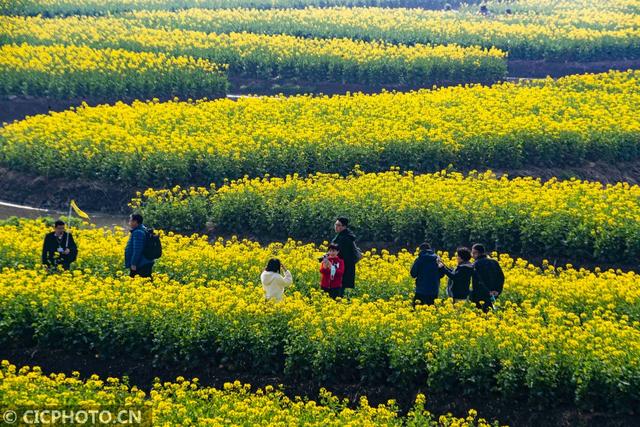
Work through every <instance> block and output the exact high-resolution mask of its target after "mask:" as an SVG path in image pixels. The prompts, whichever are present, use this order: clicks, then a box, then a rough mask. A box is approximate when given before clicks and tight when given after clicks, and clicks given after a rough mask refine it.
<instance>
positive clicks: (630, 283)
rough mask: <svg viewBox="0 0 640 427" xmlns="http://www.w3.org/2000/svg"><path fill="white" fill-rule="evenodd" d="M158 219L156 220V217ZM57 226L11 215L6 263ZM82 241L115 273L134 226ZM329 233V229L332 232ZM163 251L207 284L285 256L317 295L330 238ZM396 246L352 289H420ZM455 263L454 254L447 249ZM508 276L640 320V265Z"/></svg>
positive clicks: (551, 298)
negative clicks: (633, 269) (630, 268)
mask: <svg viewBox="0 0 640 427" xmlns="http://www.w3.org/2000/svg"><path fill="white" fill-rule="evenodd" d="M151 224H152V223H151ZM49 230H50V228H49V227H47V226H45V225H44V223H43V222H41V221H24V220H23V221H11V222H10V223H6V224H4V225H1V226H0V268H3V267H8V268H29V269H37V268H38V267H39V265H40V250H41V247H42V240H43V236H44V234H45V233H46V232H48V231H49ZM73 233H74V238H75V241H76V242H77V244H78V247H79V256H78V260H77V262H76V263H75V264H74V265H73V268H74V269H77V270H83V271H87V272H89V271H91V272H92V274H94V275H97V276H101V277H108V276H118V275H119V274H121V273H120V272H123V270H124V269H123V263H124V261H123V254H124V247H125V245H126V239H127V238H128V233H127V232H124V231H123V230H114V231H111V230H107V229H78V230H73ZM329 236H330V234H329V232H328V231H327V237H329ZM162 244H163V247H164V250H163V256H162V258H160V259H159V260H158V261H157V262H156V266H155V267H154V271H155V272H156V274H159V275H161V276H163V277H166V278H168V279H171V280H175V281H178V282H181V283H191V284H193V285H196V284H197V285H201V286H204V285H206V284H207V283H209V282H210V281H216V282H215V283H216V284H217V285H219V286H234V285H235V284H237V283H238V282H240V283H242V284H244V285H246V286H250V287H252V286H255V285H259V284H260V282H259V277H260V273H261V272H262V270H263V269H264V267H265V265H266V263H267V261H268V260H269V259H270V258H272V257H277V258H279V259H281V260H282V261H283V262H284V264H285V265H286V266H287V267H288V268H289V269H290V270H291V271H292V274H293V278H294V281H293V286H292V288H291V289H290V290H288V293H294V292H300V293H301V294H302V295H311V294H312V293H313V290H314V289H315V290H318V289H319V287H320V277H319V272H318V269H319V263H318V257H319V256H321V255H322V253H323V252H324V251H326V244H323V245H313V244H303V243H301V242H296V241H293V240H287V241H286V242H275V243H271V244H269V245H260V244H259V243H256V242H252V241H249V240H238V239H236V238H231V239H228V240H224V239H221V238H218V239H216V240H213V241H211V242H208V241H207V238H206V237H205V236H199V235H192V236H182V235H179V234H174V233H171V232H169V233H166V234H164V233H163V234H162ZM408 249H409V250H407V249H404V250H401V251H399V252H397V253H395V254H394V253H390V252H389V251H388V250H384V249H383V250H376V249H371V250H368V251H366V252H365V255H364V258H363V259H362V261H360V262H359V263H358V265H357V286H356V289H355V292H353V293H352V294H353V295H355V296H358V297H359V298H362V299H363V300H376V299H391V298H394V297H400V298H402V299H410V298H411V297H412V296H413V290H414V281H413V279H411V277H410V275H409V269H410V267H411V264H412V262H413V260H414V259H415V251H414V248H408ZM441 255H442V258H443V260H444V261H445V263H447V264H449V265H450V266H451V267H453V266H454V264H455V261H453V260H451V259H450V256H449V254H448V253H446V252H441ZM498 259H499V260H500V263H501V265H502V268H503V269H504V271H505V275H506V283H507V284H506V292H505V293H504V294H503V295H502V296H501V298H500V300H501V303H502V302H506V301H510V302H512V303H514V304H523V303H525V302H527V303H532V304H537V303H540V302H542V303H544V302H552V303H553V304H554V305H555V306H556V307H559V308H561V309H563V310H564V311H567V312H573V313H576V314H578V315H580V314H582V313H587V314H588V315H589V316H591V313H594V312H598V311H603V310H609V311H611V312H612V313H615V314H616V315H617V316H619V317H621V318H622V316H626V318H627V319H631V320H640V287H638V286H637V283H638V282H639V281H640V278H639V277H638V275H637V274H636V273H634V272H623V271H620V270H617V271H614V270H608V271H600V269H596V270H595V271H590V270H586V269H577V268H574V267H572V266H567V267H557V268H556V267H553V266H552V265H549V263H547V262H545V263H543V264H542V265H541V267H536V266H534V265H533V264H530V263H528V262H527V261H525V260H523V259H516V258H512V257H510V256H508V255H507V254H502V255H500V256H499V257H498ZM445 286H446V279H443V280H442V286H441V297H442V298H445V291H444V288H445Z"/></svg>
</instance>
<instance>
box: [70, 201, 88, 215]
mask: <svg viewBox="0 0 640 427" xmlns="http://www.w3.org/2000/svg"><path fill="white" fill-rule="evenodd" d="M71 207H72V208H73V210H74V212H75V213H76V214H77V215H78V216H79V217H80V218H84V219H88V220H90V219H91V218H89V215H87V214H86V212H83V211H81V210H80V208H79V207H78V205H76V201H75V200H71Z"/></svg>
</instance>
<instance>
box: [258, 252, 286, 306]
mask: <svg viewBox="0 0 640 427" xmlns="http://www.w3.org/2000/svg"><path fill="white" fill-rule="evenodd" d="M282 271H284V276H283V275H282V274H281V272H282ZM260 281H261V282H262V289H264V295H265V298H266V299H267V300H274V301H281V300H282V296H283V295H284V290H285V288H288V287H289V286H291V284H292V283H293V278H292V277H291V272H290V271H289V270H287V269H286V268H285V266H284V265H282V263H281V262H280V260H279V259H277V258H272V259H270V260H269V262H268V263H267V267H266V268H265V269H264V271H263V272H262V274H261V275H260Z"/></svg>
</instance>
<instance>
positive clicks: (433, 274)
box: [411, 243, 444, 307]
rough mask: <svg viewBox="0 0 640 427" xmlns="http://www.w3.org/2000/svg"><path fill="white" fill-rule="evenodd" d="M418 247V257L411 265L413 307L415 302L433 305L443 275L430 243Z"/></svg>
mask: <svg viewBox="0 0 640 427" xmlns="http://www.w3.org/2000/svg"><path fill="white" fill-rule="evenodd" d="M419 249H420V253H419V254H418V258H416V260H415V261H414V262H413V265H412V266H411V277H413V278H414V279H416V293H415V295H414V297H413V306H414V307H415V306H416V304H426V305H433V303H434V302H435V300H436V298H438V293H439V292H440V278H441V277H442V276H443V275H444V273H443V272H442V270H440V268H439V267H438V256H437V255H436V254H435V253H434V252H433V250H432V249H431V245H429V244H428V243H423V244H421V245H420V247H419Z"/></svg>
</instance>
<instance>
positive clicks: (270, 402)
mask: <svg viewBox="0 0 640 427" xmlns="http://www.w3.org/2000/svg"><path fill="white" fill-rule="evenodd" d="M320 395H321V399H322V400H321V401H320V402H319V403H316V402H314V401H312V400H306V399H305V400H303V399H300V398H294V399H291V398H289V397H287V396H286V395H285V394H284V393H283V392H282V391H280V390H276V389H274V388H273V387H272V386H266V387H265V388H264V389H257V390H251V386H250V385H249V384H242V383H240V381H234V382H227V383H225V384H224V387H223V388H222V389H216V388H212V387H203V386H201V385H200V382H199V380H198V378H193V379H192V380H190V381H189V380H186V379H184V378H182V377H179V378H177V380H176V381H175V382H164V383H161V382H156V383H155V384H154V385H153V388H152V389H151V390H150V391H148V392H146V391H144V390H142V389H140V388H139V387H136V386H130V385H129V384H128V383H127V382H126V381H124V380H122V379H119V378H114V377H109V378H107V379H106V380H104V379H100V378H99V377H98V376H97V375H92V376H91V378H89V379H86V380H82V379H80V377H79V374H78V373H77V372H74V373H73V374H72V375H70V376H67V375H65V374H63V373H59V374H55V373H52V374H49V375H46V374H44V373H43V372H42V369H41V368H40V367H38V366H35V367H29V366H23V367H21V368H20V369H18V368H17V367H16V366H15V365H12V364H10V363H9V361H7V360H3V361H2V364H1V365H0V406H2V407H4V408H16V409H18V408H38V409H41V410H44V409H46V408H51V409H58V410H66V411H68V412H69V413H71V412H70V411H72V410H73V411H79V410H81V409H87V410H99V411H108V412H107V414H109V416H110V417H114V418H118V417H120V418H121V419H122V420H124V419H126V420H129V419H131V420H136V421H140V424H141V425H149V426H151V425H153V426H163V427H164V426H166V427H173V426H177V425H198V426H222V425H299V424H301V423H302V424H304V425H313V426H344V425H349V426H354V427H355V426H363V427H365V426H366V427H369V426H373V425H386V426H398V427H400V426H403V425H414V424H415V423H418V422H419V423H420V424H419V425H421V426H425V427H429V426H433V427H436V426H442V425H447V426H456V427H467V426H468V427H472V426H474V427H475V426H478V427H489V426H490V425H495V426H497V425H498V424H497V423H496V424H489V423H487V422H486V421H485V420H483V419H477V413H476V411H473V410H471V411H469V416H468V417H467V418H456V417H453V416H451V415H446V416H444V422H442V420H441V419H440V418H435V417H434V416H432V415H431V414H430V413H429V412H428V411H426V410H424V396H423V395H419V396H418V398H417V399H416V404H415V406H414V408H413V409H412V410H411V413H410V414H409V415H408V416H407V417H399V416H398V414H397V408H395V406H394V405H393V402H389V403H388V404H387V405H379V406H377V407H372V406H369V404H368V402H367V401H366V399H361V401H360V402H359V406H358V407H357V408H355V409H350V408H348V407H347V405H346V403H345V402H344V401H341V400H339V399H338V398H337V397H335V396H333V395H332V394H331V393H329V392H327V391H325V390H321V393H320ZM121 411H122V412H121ZM129 411H130V412H129ZM20 414H21V415H22V414H23V413H22V412H20ZM129 417H131V418H129ZM103 418H105V416H104V415H103ZM27 419H33V416H32V415H27ZM405 423H408V424H405ZM415 425H417V424H415Z"/></svg>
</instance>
